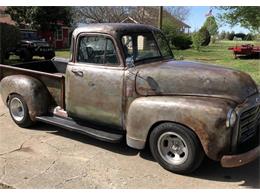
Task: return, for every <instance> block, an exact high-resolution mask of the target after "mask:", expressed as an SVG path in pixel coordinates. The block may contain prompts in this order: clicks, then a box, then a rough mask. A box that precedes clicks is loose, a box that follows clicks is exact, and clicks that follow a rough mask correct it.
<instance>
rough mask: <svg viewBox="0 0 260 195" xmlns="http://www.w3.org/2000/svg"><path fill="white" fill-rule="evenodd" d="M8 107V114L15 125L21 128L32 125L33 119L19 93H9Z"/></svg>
mask: <svg viewBox="0 0 260 195" xmlns="http://www.w3.org/2000/svg"><path fill="white" fill-rule="evenodd" d="M8 107H9V112H10V115H11V117H12V119H13V121H14V122H15V123H16V124H17V125H19V126H20V127H23V128H26V127H30V126H31V125H33V121H32V120H31V118H30V115H29V110H28V106H27V104H26V102H25V100H24V98H23V97H22V96H21V95H18V94H13V95H11V96H10V99H9V104H8Z"/></svg>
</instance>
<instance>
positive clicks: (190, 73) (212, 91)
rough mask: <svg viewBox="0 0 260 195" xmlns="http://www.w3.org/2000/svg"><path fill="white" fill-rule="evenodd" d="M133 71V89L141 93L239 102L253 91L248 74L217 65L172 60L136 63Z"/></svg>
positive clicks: (253, 83)
mask: <svg viewBox="0 0 260 195" xmlns="http://www.w3.org/2000/svg"><path fill="white" fill-rule="evenodd" d="M136 70H137V76H136V92H137V93H138V94H139V95H142V96H149V95H192V96H194V95H195V96H211V97H220V98H226V99H230V100H233V101H236V102H237V103H242V102H243V101H244V100H245V99H246V98H247V97H249V96H251V95H253V94H254V93H257V86H256V84H255V82H254V81H253V80H252V78H251V77H250V76H249V75H248V74H246V73H243V72H241V71H237V70H233V69H229V68H223V67H220V66H213V65H206V64H202V63H195V62H188V61H175V60H172V61H166V62H165V61H164V62H162V61H160V62H156V63H150V64H144V65H139V66H136Z"/></svg>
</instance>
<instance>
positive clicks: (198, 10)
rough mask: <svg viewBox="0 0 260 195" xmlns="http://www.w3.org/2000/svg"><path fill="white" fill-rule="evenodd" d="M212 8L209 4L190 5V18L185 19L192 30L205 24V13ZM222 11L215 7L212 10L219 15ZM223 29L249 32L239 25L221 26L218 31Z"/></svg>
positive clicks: (214, 14)
mask: <svg viewBox="0 0 260 195" xmlns="http://www.w3.org/2000/svg"><path fill="white" fill-rule="evenodd" d="M210 9H211V7H209V6H193V7H190V15H189V17H188V19H187V20H186V21H185V23H186V24H188V25H189V26H191V31H194V30H199V29H200V28H201V26H202V25H203V23H204V22H205V20H206V16H205V14H207V13H208V12H209V10H210ZM221 12H222V11H220V10H218V9H216V8H214V7H213V11H212V14H213V16H217V14H218V13H221ZM222 30H224V31H229V32H231V31H235V33H240V32H242V33H249V30H247V29H245V28H242V27H240V26H239V25H237V26H234V27H230V25H225V26H221V27H219V30H218V31H219V32H221V31H222Z"/></svg>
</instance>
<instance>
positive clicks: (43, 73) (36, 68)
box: [0, 59, 67, 108]
mask: <svg viewBox="0 0 260 195" xmlns="http://www.w3.org/2000/svg"><path fill="white" fill-rule="evenodd" d="M66 68H67V61H66V60H64V59H54V60H49V61H36V62H28V63H21V64H14V65H3V64H0V81H1V80H2V79H3V78H4V77H6V76H10V75H27V76H31V77H34V78H36V79H39V80H40V81H41V82H42V83H43V84H44V85H45V86H46V88H47V89H48V91H49V93H50V95H51V97H52V104H51V106H53V107H55V106H61V107H62V108H65V73H66Z"/></svg>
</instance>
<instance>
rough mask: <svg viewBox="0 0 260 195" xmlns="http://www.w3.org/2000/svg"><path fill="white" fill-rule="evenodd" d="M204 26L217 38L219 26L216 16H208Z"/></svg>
mask: <svg viewBox="0 0 260 195" xmlns="http://www.w3.org/2000/svg"><path fill="white" fill-rule="evenodd" d="M203 26H204V27H205V28H207V30H208V31H209V34H210V35H211V36H215V35H216V34H217V33H218V25H217V22H216V20H215V17H214V16H208V17H207V19H206V21H205V22H204V24H203Z"/></svg>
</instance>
